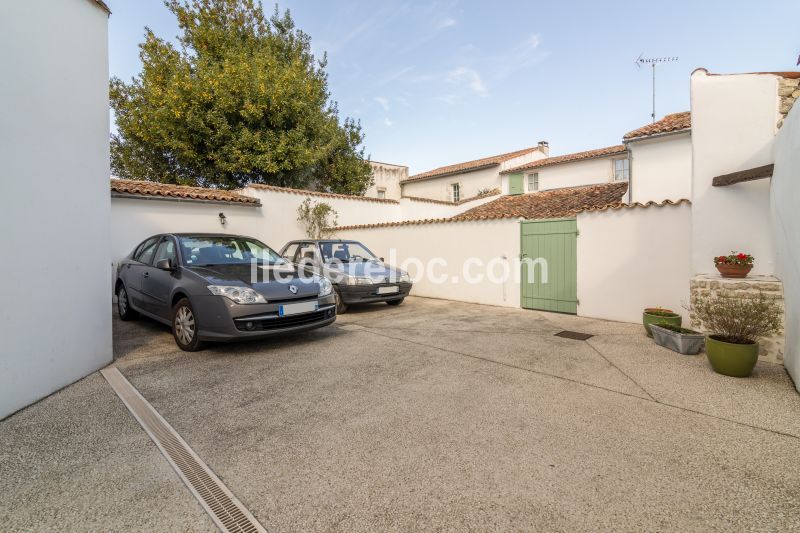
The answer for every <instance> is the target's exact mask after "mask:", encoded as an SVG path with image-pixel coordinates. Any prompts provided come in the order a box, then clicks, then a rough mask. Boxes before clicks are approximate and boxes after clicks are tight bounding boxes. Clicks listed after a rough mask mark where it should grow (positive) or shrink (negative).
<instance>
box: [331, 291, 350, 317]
mask: <svg viewBox="0 0 800 533" xmlns="http://www.w3.org/2000/svg"><path fill="white" fill-rule="evenodd" d="M333 294H334V295H335V296H336V314H337V315H341V314H344V313H345V312H347V304H346V303H344V300H342V295H341V294H339V291H337V290H334V291H333Z"/></svg>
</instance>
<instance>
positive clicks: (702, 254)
mask: <svg viewBox="0 0 800 533" xmlns="http://www.w3.org/2000/svg"><path fill="white" fill-rule="evenodd" d="M691 101H692V154H693V155H692V166H693V171H692V175H693V181H692V267H693V271H694V274H705V273H715V272H716V270H715V268H714V262H713V258H714V256H718V255H721V254H728V253H730V252H731V250H737V251H742V252H747V253H750V254H753V256H754V257H755V259H756V261H755V265H754V267H753V271H752V273H753V274H754V275H756V274H764V275H771V274H773V273H774V271H775V260H774V248H773V244H772V237H771V235H770V232H769V220H770V206H769V188H770V184H769V180H758V181H754V182H750V183H740V184H737V185H731V186H727V187H712V185H711V182H712V180H713V178H714V177H715V176H719V175H721V174H728V173H731V172H736V171H739V170H746V169H750V168H754V167H759V166H762V165H767V164H769V163H772V143H773V140H774V138H775V133H776V131H777V128H776V124H777V121H778V81H777V77H776V76H774V75H771V74H739V75H731V76H724V75H723V76H721V75H709V74H708V73H707V72H706V71H705V70H702V69H700V70H697V71H695V72H694V73H693V74H692V78H691ZM634 179H635V178H634Z"/></svg>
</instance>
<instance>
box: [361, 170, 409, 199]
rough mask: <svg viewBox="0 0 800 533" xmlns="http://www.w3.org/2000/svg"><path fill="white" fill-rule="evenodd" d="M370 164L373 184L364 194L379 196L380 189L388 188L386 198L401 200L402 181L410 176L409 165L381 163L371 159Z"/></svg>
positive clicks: (371, 196) (370, 196)
mask: <svg viewBox="0 0 800 533" xmlns="http://www.w3.org/2000/svg"><path fill="white" fill-rule="evenodd" d="M369 164H370V166H371V167H372V181H373V184H372V186H370V188H369V189H367V191H366V192H365V193H364V196H366V197H368V198H377V197H378V189H379V188H382V189H385V190H386V196H385V198H389V199H391V200H399V199H400V181H401V180H404V179H406V178H407V177H408V167H404V166H400V165H390V164H388V163H379V162H377V161H370V162H369Z"/></svg>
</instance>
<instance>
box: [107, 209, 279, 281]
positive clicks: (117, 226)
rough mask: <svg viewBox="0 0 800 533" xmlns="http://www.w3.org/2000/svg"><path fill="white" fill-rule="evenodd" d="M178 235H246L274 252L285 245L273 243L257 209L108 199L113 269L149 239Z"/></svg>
mask: <svg viewBox="0 0 800 533" xmlns="http://www.w3.org/2000/svg"><path fill="white" fill-rule="evenodd" d="M220 212H222V213H225V218H226V223H225V225H224V226H223V225H222V224H220V220H219V213H220ZM181 232H208V233H235V234H239V235H247V236H250V237H255V238H257V239H259V240H261V241H262V242H264V243H266V244H268V245H269V246H272V247H273V248H275V249H276V250H279V249H280V247H281V246H283V245H284V244H285V241H280V242H279V241H278V240H276V235H275V233H274V232H273V231H272V228H271V227H270V226H269V225H268V224H266V223H265V220H264V217H263V216H262V208H261V207H253V206H247V205H244V204H242V205H236V204H220V203H210V202H209V203H206V202H186V201H180V202H178V201H173V200H142V199H138V198H112V199H111V242H112V246H111V260H112V262H113V263H114V265H116V263H117V261H119V260H120V259H122V258H123V257H125V256H127V255H128V254H129V253H130V252H131V251H132V250H133V248H134V247H135V246H136V245H137V244H139V243H140V242H142V241H143V240H145V239H146V238H147V237H150V236H151V235H155V234H158V233H181ZM287 240H288V239H287Z"/></svg>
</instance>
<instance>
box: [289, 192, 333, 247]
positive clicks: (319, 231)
mask: <svg viewBox="0 0 800 533" xmlns="http://www.w3.org/2000/svg"><path fill="white" fill-rule="evenodd" d="M297 221H298V222H300V225H302V226H303V230H304V231H305V232H306V235H307V236H308V238H309V239H324V238H325V237H328V236H330V235H332V234H333V233H334V231H336V226H338V225H339V213H337V212H336V210H335V209H334V208H333V207H331V206H330V204H326V203H325V202H312V201H311V198H306V199H305V200H304V201H303V203H302V204H300V206H298V208H297Z"/></svg>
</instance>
